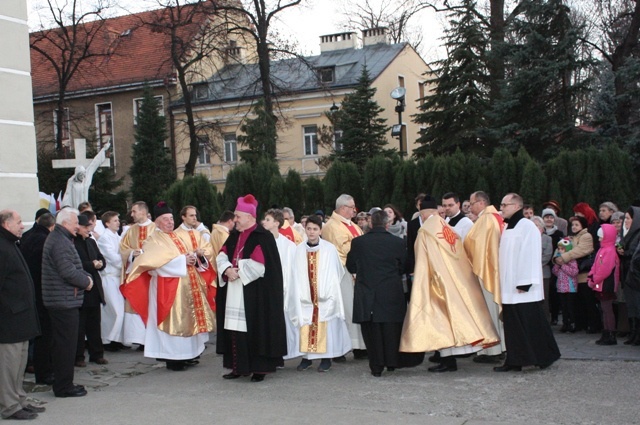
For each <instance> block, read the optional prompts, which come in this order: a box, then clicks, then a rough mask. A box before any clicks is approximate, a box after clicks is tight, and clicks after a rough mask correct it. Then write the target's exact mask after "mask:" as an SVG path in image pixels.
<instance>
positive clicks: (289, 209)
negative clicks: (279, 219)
mask: <svg viewBox="0 0 640 425" xmlns="http://www.w3.org/2000/svg"><path fill="white" fill-rule="evenodd" d="M282 212H283V213H287V214H289V217H291V218H293V219H295V218H296V216H295V214H293V210H292V209H291V208H289V207H284V208H282Z"/></svg>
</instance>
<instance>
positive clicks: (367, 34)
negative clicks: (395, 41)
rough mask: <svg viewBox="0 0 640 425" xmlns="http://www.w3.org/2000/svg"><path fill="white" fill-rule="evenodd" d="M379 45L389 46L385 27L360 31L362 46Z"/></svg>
mask: <svg viewBox="0 0 640 425" xmlns="http://www.w3.org/2000/svg"><path fill="white" fill-rule="evenodd" d="M380 43H384V44H389V36H388V35H387V27H377V28H369V29H366V30H362V46H371V45H373V44H380Z"/></svg>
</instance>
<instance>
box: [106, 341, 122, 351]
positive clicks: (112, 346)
mask: <svg viewBox="0 0 640 425" xmlns="http://www.w3.org/2000/svg"><path fill="white" fill-rule="evenodd" d="M116 344H117V343H115V342H110V343H108V344H104V345H103V346H102V347H104V351H109V352H111V353H115V352H116V351H120V350H122V348H120V347H118V346H117V345H116ZM120 345H122V344H120Z"/></svg>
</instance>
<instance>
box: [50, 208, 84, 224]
mask: <svg viewBox="0 0 640 425" xmlns="http://www.w3.org/2000/svg"><path fill="white" fill-rule="evenodd" d="M74 215H75V216H76V217H77V216H79V215H80V211H78V210H77V209H75V208H63V209H61V210H60V211H58V215H56V224H62V223H65V222H68V221H69V220H71V217H72V216H74Z"/></svg>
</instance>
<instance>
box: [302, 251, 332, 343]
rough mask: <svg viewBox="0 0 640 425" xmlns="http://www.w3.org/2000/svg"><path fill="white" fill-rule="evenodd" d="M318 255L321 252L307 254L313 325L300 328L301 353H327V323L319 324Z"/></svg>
mask: <svg viewBox="0 0 640 425" xmlns="http://www.w3.org/2000/svg"><path fill="white" fill-rule="evenodd" d="M318 254H319V251H315V252H307V265H308V267H307V269H308V270H309V290H310V292H311V301H312V302H313V315H312V316H311V324H310V325H304V326H302V327H301V328H300V352H302V353H326V352H327V322H319V321H318V317H319V315H320V314H319V313H320V312H319V309H318Z"/></svg>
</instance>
